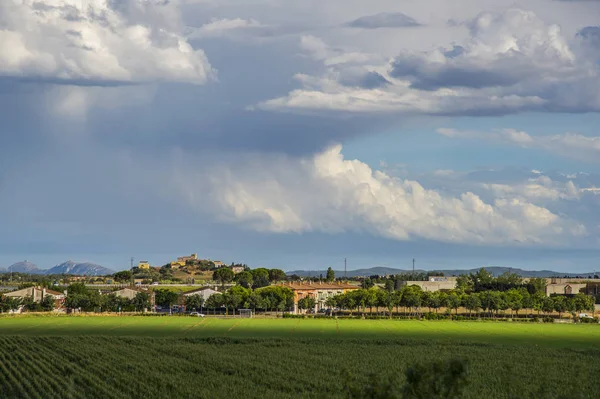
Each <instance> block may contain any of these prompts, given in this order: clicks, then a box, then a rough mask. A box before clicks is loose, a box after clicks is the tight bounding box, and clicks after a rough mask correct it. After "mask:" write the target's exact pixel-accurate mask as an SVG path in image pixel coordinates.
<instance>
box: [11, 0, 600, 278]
mask: <svg viewBox="0 0 600 399" xmlns="http://www.w3.org/2000/svg"><path fill="white" fill-rule="evenodd" d="M598 15H600V1H594V0H579V1H578V0H527V1H514V0H509V1H505V0H493V1H492V0H450V1H449V0H405V1H401V2H399V1H393V0H369V1H365V0H362V1H357V0H325V1H323V0H301V1H300V0H218V1H216V0H7V1H2V2H0V49H1V51H0V268H6V267H8V266H10V265H11V264H13V263H15V262H18V261H22V260H28V261H32V262H34V263H36V264H37V265H38V266H39V267H40V268H49V267H52V266H54V265H55V264H58V263H61V262H64V261H66V260H69V259H71V260H75V261H80V262H84V261H89V262H94V263H98V264H101V265H103V266H105V267H109V268H111V269H114V270H121V269H125V268H128V267H129V264H130V258H131V257H133V258H134V259H135V262H137V261H139V260H148V261H150V263H152V264H154V265H162V264H164V263H166V262H168V261H170V260H172V259H174V258H175V257H176V256H182V255H186V254H190V253H198V255H199V256H200V257H202V258H208V259H213V260H222V261H225V262H227V263H230V262H240V263H246V264H248V265H250V266H251V267H261V266H263V267H277V268H282V269H284V270H297V269H306V270H316V269H325V268H327V267H328V266H332V267H334V269H338V270H339V269H341V268H343V265H344V258H347V260H348V269H355V268H366V267H375V266H387V267H396V268H407V269H408V268H411V267H412V259H413V258H415V259H416V266H417V267H418V268H422V269H428V270H431V269H444V268H448V269H450V268H452V269H456V268H474V267H481V266H507V267H520V268H523V269H529V270H532V269H551V270H557V271H564V272H589V271H593V270H595V269H596V268H598V267H600V248H599V245H600V212H599V211H600V132H599V131H598V126H600V94H599V93H600V64H599V61H600V26H599V25H598V24H599V20H598V18H597V16H598Z"/></svg>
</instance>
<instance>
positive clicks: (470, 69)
mask: <svg viewBox="0 0 600 399" xmlns="http://www.w3.org/2000/svg"><path fill="white" fill-rule="evenodd" d="M462 54H464V49H462V48H461V47H455V48H454V49H453V50H451V51H449V52H446V53H445V55H446V57H448V59H455V58H457V57H460V56H461V55H462ZM526 64H527V62H526V59H525V57H524V56H518V55H514V56H513V57H511V58H507V59H499V60H497V61H495V62H494V63H493V64H492V65H488V67H487V68H482V67H481V66H476V65H472V64H469V63H462V64H452V63H445V64H437V65H436V64H431V63H430V62H427V61H426V60H424V59H423V58H419V57H414V56H411V55H401V56H398V57H396V59H395V60H394V61H392V63H391V69H390V76H392V77H394V78H406V77H408V78H410V79H411V80H412V82H411V87H414V88H416V89H421V90H437V89H439V88H441V87H468V88H474V89H482V88H485V87H494V86H512V85H514V84H516V83H518V82H519V81H521V80H524V79H526V78H527V77H529V76H531V75H532V74H533V73H534V72H535V71H533V70H531V69H530V68H528V66H527V65H526Z"/></svg>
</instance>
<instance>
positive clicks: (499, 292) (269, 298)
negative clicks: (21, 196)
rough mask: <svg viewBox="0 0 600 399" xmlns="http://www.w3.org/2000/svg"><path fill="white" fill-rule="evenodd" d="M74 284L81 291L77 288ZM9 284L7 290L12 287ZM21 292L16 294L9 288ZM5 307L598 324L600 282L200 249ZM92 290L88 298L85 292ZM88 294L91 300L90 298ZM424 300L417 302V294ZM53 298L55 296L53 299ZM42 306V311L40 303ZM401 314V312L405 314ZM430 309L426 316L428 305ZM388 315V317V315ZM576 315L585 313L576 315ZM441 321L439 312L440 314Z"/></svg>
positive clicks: (30, 294)
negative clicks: (323, 266)
mask: <svg viewBox="0 0 600 399" xmlns="http://www.w3.org/2000/svg"><path fill="white" fill-rule="evenodd" d="M73 287H79V288H77V290H74V289H73ZM7 288H9V289H7ZM11 288H13V289H11ZM4 291H5V292H3V293H2V294H1V295H2V297H1V298H2V302H0V304H2V310H3V311H6V312H8V313H23V312H31V311H32V310H42V309H44V310H52V311H53V312H57V313H79V312H100V313H102V312H118V313H123V312H125V313H129V312H134V313H135V312H142V313H157V314H161V313H168V314H182V315H185V314H192V313H193V314H194V315H202V316H205V315H207V314H210V315H213V316H219V317H223V316H228V317H229V316H235V315H240V314H242V313H244V314H250V315H252V314H254V315H256V314H262V315H265V316H267V315H273V312H275V313H274V314H275V315H284V314H289V315H299V314H303V315H332V314H334V313H335V314H338V315H340V314H352V313H353V312H354V310H355V309H358V310H360V311H361V314H365V312H366V308H367V307H368V308H369V312H368V314H370V315H382V314H389V315H390V316H391V315H392V314H394V312H393V309H394V308H395V309H396V312H395V313H396V314H398V315H408V314H415V313H417V314H419V315H422V314H424V313H431V312H432V309H433V310H435V314H436V315H439V314H440V312H439V311H440V309H441V310H442V314H447V313H450V314H451V313H452V310H454V312H455V316H456V317H457V316H458V315H459V314H461V315H467V314H468V315H469V316H472V315H473V312H474V311H475V312H476V313H477V312H484V314H485V312H486V311H487V312H488V314H492V315H493V314H494V311H495V312H496V313H495V317H499V315H500V313H499V312H500V311H502V312H503V313H502V314H503V315H504V316H506V311H507V310H510V314H511V316H512V315H513V311H516V314H517V315H518V313H519V311H520V310H524V311H525V310H527V309H530V310H531V312H530V314H531V315H533V314H534V313H535V312H537V314H538V315H540V313H541V312H543V313H544V314H545V315H546V316H547V317H555V318H562V316H563V315H569V314H570V315H571V316H567V317H570V318H571V319H575V318H582V317H583V318H588V317H589V318H593V317H594V316H595V315H596V314H597V313H598V311H599V310H600V309H599V305H598V304H596V302H598V300H597V299H598V298H599V297H600V295H599V294H600V281H599V280H598V279H593V278H592V279H590V278H556V277H552V278H545V279H543V278H531V279H530V278H520V277H519V276H517V275H510V274H505V275H502V276H498V277H493V276H492V275H491V274H489V273H487V272H486V271H485V269H481V270H480V272H478V273H477V274H476V275H472V274H471V275H469V276H464V275H463V276H444V275H436V274H435V273H414V274H406V275H385V276H368V277H367V276H364V277H352V278H343V277H336V276H335V275H334V272H333V270H332V269H331V268H329V270H328V271H327V274H326V275H325V276H323V275H320V276H319V277H299V276H295V275H292V276H289V275H286V273H285V272H284V271H283V270H281V269H265V268H255V269H251V268H250V267H249V266H247V265H245V264H236V263H232V264H230V265H226V264H225V263H224V262H222V261H218V260H210V259H201V258H199V257H198V255H197V254H196V253H193V254H191V255H189V256H180V257H177V258H176V260H174V261H171V262H169V263H167V264H165V265H163V266H152V265H151V264H150V263H149V262H148V261H146V260H142V261H139V262H138V263H137V265H135V266H133V267H132V268H131V269H130V270H126V271H121V272H117V273H115V274H113V275H110V276H103V277H87V276H64V278H62V279H61V280H59V281H54V282H52V283H50V282H48V281H46V282H43V283H42V284H36V283H35V282H34V281H31V282H27V281H23V280H22V281H20V286H17V287H14V286H13V287H4ZM83 293H85V295H84V294H83ZM86 295H87V296H86ZM417 297H418V298H417ZM48 298H51V300H50V299H48ZM42 304H43V306H42ZM400 308H403V310H402V311H400ZM425 308H427V309H429V312H424V310H423V309H425ZM386 312H387V313H386ZM576 316H577V317H576ZM436 317H437V316H436Z"/></svg>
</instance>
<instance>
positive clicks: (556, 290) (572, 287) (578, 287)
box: [546, 283, 587, 296]
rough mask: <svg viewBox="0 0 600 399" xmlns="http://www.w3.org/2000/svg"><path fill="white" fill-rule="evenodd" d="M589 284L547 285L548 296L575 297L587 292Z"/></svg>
mask: <svg viewBox="0 0 600 399" xmlns="http://www.w3.org/2000/svg"><path fill="white" fill-rule="evenodd" d="M586 287H587V284H585V283H559V284H548V285H546V296H550V295H552V294H556V295H575V294H578V293H579V292H582V291H585V289H586Z"/></svg>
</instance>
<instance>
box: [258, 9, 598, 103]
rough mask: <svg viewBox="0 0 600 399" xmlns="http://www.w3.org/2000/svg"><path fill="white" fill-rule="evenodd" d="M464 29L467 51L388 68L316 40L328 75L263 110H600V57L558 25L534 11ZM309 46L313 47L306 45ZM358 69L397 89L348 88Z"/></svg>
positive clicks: (449, 48)
mask: <svg viewBox="0 0 600 399" xmlns="http://www.w3.org/2000/svg"><path fill="white" fill-rule="evenodd" d="M462 26H463V27H462V29H464V28H465V27H466V28H467V29H468V37H467V38H466V39H465V40H462V41H461V42H460V44H457V43H448V44H446V45H444V46H438V47H437V48H435V49H433V50H430V51H407V50H405V51H402V52H401V53H400V54H399V55H397V56H395V57H394V58H393V59H391V60H389V59H387V60H385V61H379V60H381V59H383V58H385V57H383V56H382V55H379V57H378V56H376V55H373V54H372V53H371V52H368V51H361V50H349V49H336V50H335V51H332V48H331V47H330V46H328V45H327V44H325V42H324V41H322V40H321V39H317V38H311V40H310V43H309V44H310V49H311V51H312V54H314V58H315V59H318V60H321V61H322V62H323V64H324V65H325V66H326V67H327V72H326V73H325V74H323V75H321V76H314V77H312V78H311V79H310V82H311V84H310V85H303V86H302V87H301V88H299V89H296V90H293V91H291V92H290V93H289V94H288V95H286V96H283V97H279V98H274V99H271V100H267V101H264V102H262V103H260V104H259V105H258V106H259V107H260V108H263V109H269V110H282V109H285V110H323V111H338V112H340V111H341V112H351V113H373V112H382V113H392V112H393V113H406V114H410V113H413V114H414V113H419V114H421V113H422V114H438V115H452V114H459V115H461V114H468V115H487V114H508V113H515V112H522V111H556V110H560V111H567V112H579V111H584V110H600V95H598V93H597V91H595V90H592V89H591V87H597V85H598V84H599V83H600V81H599V80H598V76H599V70H598V66H597V64H596V63H595V58H593V57H591V55H590V54H589V52H585V51H580V47H578V46H577V45H576V44H572V43H571V42H570V41H569V40H568V39H567V38H566V37H565V35H564V34H563V33H562V31H561V29H560V27H559V26H558V25H556V24H546V23H545V22H544V21H543V20H542V19H540V18H538V17H537V16H536V15H535V14H534V13H533V12H531V11H525V10H522V9H518V8H509V9H507V10H505V11H504V12H500V13H492V12H484V13H481V14H479V15H477V16H476V17H475V18H473V19H471V20H468V21H466V22H465V23H464V24H462ZM455 29H460V28H455ZM398 34H401V33H398ZM391 36H392V37H391V38H388V40H393V34H391ZM574 43H575V42H574ZM317 44H318V45H317ZM302 47H303V48H305V49H306V48H307V47H308V46H307V43H306V40H303V41H302ZM378 58H379V60H378ZM357 66H362V67H363V68H364V69H366V70H373V71H376V72H377V73H378V74H379V75H381V77H382V79H384V80H385V81H387V82H389V83H390V84H385V85H384V87H381V86H375V87H361V86H360V85H359V86H353V87H348V85H346V84H344V82H343V80H342V77H343V75H344V69H347V68H356V67H357ZM308 80H309V79H305V80H304V81H303V83H304V82H305V81H308Z"/></svg>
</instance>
